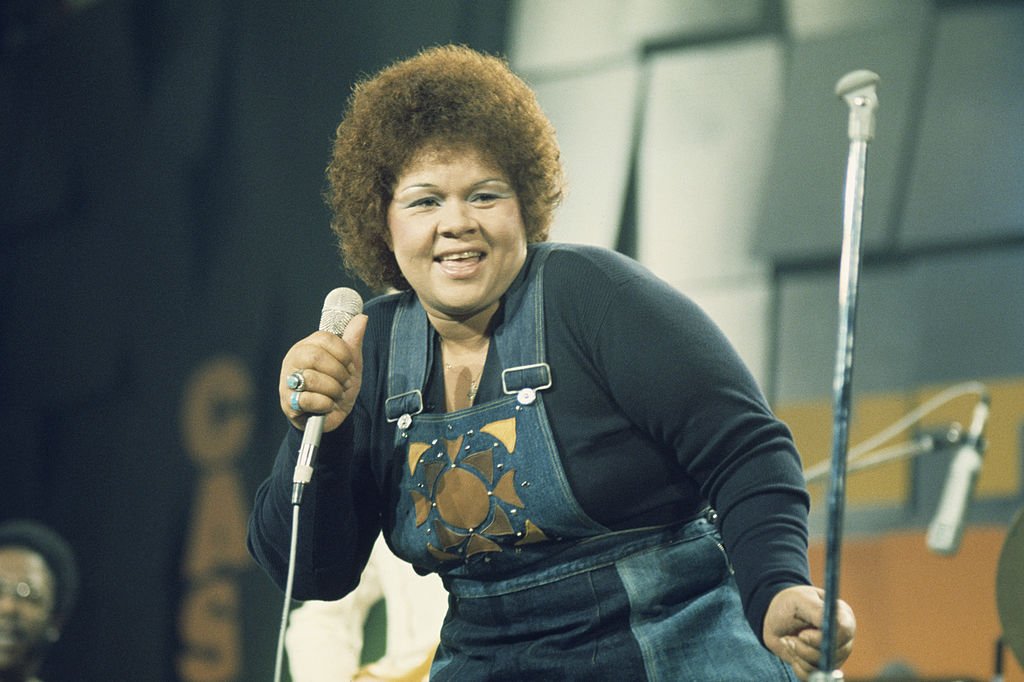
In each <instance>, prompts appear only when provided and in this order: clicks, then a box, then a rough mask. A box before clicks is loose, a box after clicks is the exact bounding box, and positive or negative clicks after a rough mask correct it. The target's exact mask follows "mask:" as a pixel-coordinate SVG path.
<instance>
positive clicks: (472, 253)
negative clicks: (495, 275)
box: [438, 251, 480, 261]
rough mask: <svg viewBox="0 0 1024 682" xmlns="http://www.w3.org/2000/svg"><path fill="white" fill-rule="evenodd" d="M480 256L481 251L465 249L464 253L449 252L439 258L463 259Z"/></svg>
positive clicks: (443, 259)
mask: <svg viewBox="0 0 1024 682" xmlns="http://www.w3.org/2000/svg"><path fill="white" fill-rule="evenodd" d="M479 256H480V252H479V251H463V252H462V253H449V254H447V255H444V256H441V257H440V258H439V259H438V260H442V261H445V260H463V259H465V258H478V257H479Z"/></svg>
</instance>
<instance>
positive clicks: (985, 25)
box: [900, 3, 1024, 245]
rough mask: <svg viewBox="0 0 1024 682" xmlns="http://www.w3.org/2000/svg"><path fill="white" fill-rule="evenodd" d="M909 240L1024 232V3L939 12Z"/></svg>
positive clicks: (911, 194) (905, 233) (907, 219)
mask: <svg viewBox="0 0 1024 682" xmlns="http://www.w3.org/2000/svg"><path fill="white" fill-rule="evenodd" d="M929 62H930V68H929V71H928V76H927V87H926V89H925V92H924V101H923V105H922V106H921V109H920V113H919V114H917V116H919V117H920V130H919V133H918V145H917V147H916V151H915V154H914V157H913V165H912V169H913V172H912V173H911V175H910V184H909V187H908V195H907V200H906V201H907V203H906V212H905V215H904V218H903V221H902V222H903V227H902V229H901V231H900V240H901V242H903V243H905V244H911V245H919V244H922V243H928V244H933V243H936V242H942V243H948V242H962V241H969V240H972V239H979V238H983V239H991V238H993V237H1000V236H1006V235H1016V236H1017V237H1022V236H1024V4H1021V3H997V4H984V3H979V4H978V5H970V4H968V5H964V6H961V7H956V8H951V9H948V10H946V11H944V12H943V13H942V14H940V15H939V16H938V18H937V26H936V31H935V41H934V45H933V48H932V54H931V57H930V59H929Z"/></svg>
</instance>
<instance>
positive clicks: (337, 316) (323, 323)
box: [292, 287, 363, 505]
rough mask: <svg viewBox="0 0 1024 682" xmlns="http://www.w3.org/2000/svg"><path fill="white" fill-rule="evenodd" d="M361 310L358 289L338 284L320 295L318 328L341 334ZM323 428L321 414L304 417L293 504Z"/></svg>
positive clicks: (308, 474) (307, 476) (306, 479)
mask: <svg viewBox="0 0 1024 682" xmlns="http://www.w3.org/2000/svg"><path fill="white" fill-rule="evenodd" d="M361 312H363V299H362V298H361V297H360V296H359V293H358V292H356V291H354V290H353V289H348V288H345V287H339V288H337V289H335V290H333V291H331V293H329V294H327V298H325V299H324V307H323V311H322V312H321V314H320V331H322V332H331V333H332V334H337V335H338V336H341V335H342V334H343V333H344V332H345V327H347V326H348V323H349V322H351V321H352V318H353V317H355V316H356V315H358V314H359V313H361ZM323 432H324V417H323V415H320V414H314V415H313V416H311V417H310V418H309V419H307V420H306V428H305V430H304V431H303V432H302V445H301V446H299V458H298V461H297V462H296V463H295V473H294V475H293V476H292V504H293V505H299V504H301V503H302V491H303V490H304V489H305V487H306V484H307V483H309V481H310V479H312V478H313V462H314V461H316V453H317V450H318V449H319V448H320V436H322V435H323Z"/></svg>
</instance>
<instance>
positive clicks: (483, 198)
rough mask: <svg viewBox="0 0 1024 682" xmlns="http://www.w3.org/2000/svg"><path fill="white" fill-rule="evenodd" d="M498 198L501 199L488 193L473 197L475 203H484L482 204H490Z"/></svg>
mask: <svg viewBox="0 0 1024 682" xmlns="http://www.w3.org/2000/svg"><path fill="white" fill-rule="evenodd" d="M498 198H499V197H498V195H497V194H490V193H487V192H483V193H481V194H474V195H473V197H472V200H473V201H478V202H482V203H488V202H491V201H495V200H497V199H498Z"/></svg>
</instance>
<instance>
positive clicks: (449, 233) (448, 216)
mask: <svg viewBox="0 0 1024 682" xmlns="http://www.w3.org/2000/svg"><path fill="white" fill-rule="evenodd" d="M479 227H480V225H479V223H478V222H477V221H476V219H475V218H474V217H473V215H472V210H471V207H470V205H469V204H468V203H467V202H465V201H449V202H446V203H445V205H444V207H443V208H442V210H441V215H440V216H439V218H438V229H439V231H440V232H441V234H443V235H444V236H446V237H453V238H457V237H460V236H462V235H464V234H467V233H472V232H475V231H476V230H477V229H479Z"/></svg>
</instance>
